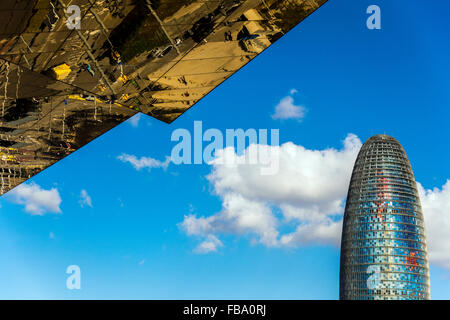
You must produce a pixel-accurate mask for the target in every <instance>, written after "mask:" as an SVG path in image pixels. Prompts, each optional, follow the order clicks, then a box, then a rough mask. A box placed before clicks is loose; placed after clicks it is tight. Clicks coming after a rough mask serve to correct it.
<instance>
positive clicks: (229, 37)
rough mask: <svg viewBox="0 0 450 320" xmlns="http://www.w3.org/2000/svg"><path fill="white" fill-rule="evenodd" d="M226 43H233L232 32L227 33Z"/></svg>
mask: <svg viewBox="0 0 450 320" xmlns="http://www.w3.org/2000/svg"><path fill="white" fill-rule="evenodd" d="M225 41H233V36H232V35H231V31H225Z"/></svg>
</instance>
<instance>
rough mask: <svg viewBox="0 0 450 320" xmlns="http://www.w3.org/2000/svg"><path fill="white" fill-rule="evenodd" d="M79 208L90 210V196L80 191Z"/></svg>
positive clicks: (84, 191)
mask: <svg viewBox="0 0 450 320" xmlns="http://www.w3.org/2000/svg"><path fill="white" fill-rule="evenodd" d="M79 203H80V206H81V207H82V208H84V206H88V207H91V208H92V199H91V196H90V195H89V194H88V193H87V191H86V190H84V189H83V190H81V192H80V201H79Z"/></svg>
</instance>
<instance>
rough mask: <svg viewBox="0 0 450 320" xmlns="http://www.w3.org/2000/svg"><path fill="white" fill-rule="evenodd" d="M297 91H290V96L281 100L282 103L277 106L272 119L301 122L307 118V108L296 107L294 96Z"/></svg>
mask: <svg viewBox="0 0 450 320" xmlns="http://www.w3.org/2000/svg"><path fill="white" fill-rule="evenodd" d="M297 92H298V91H297V90H296V89H292V90H291V91H290V95H289V96H287V97H284V98H283V99H281V101H280V102H279V103H278V104H277V105H276V106H275V113H274V114H273V115H272V119H280V120H285V119H297V120H299V121H301V120H302V119H303V118H304V117H305V113H306V108H305V107H304V106H300V105H295V104H294V98H293V97H292V95H294V94H295V93H297Z"/></svg>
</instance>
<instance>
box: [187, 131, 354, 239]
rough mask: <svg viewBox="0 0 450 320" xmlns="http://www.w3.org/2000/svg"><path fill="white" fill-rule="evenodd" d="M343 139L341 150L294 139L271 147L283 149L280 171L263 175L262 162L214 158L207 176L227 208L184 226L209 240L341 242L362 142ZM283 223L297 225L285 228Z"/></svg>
mask: <svg viewBox="0 0 450 320" xmlns="http://www.w3.org/2000/svg"><path fill="white" fill-rule="evenodd" d="M343 144H344V145H343V148H341V149H340V150H336V149H332V148H329V149H325V150H310V149H306V148H304V147H302V146H297V145H295V144H293V143H291V142H288V143H285V144H283V145H282V146H279V147H278V146H270V148H279V150H278V152H277V153H276V154H278V156H279V172H278V173H277V174H275V175H261V174H260V167H261V165H258V164H257V165H232V166H230V165H221V164H220V163H221V162H220V161H213V162H212V163H211V164H212V172H211V174H210V175H209V176H208V177H207V178H208V180H209V181H210V183H211V184H212V186H213V188H214V192H215V193H216V194H217V195H218V196H219V197H220V198H221V199H222V210H221V211H220V212H218V213H216V214H214V215H211V216H208V217H203V216H202V217H197V216H196V215H194V214H189V215H187V216H185V218H184V221H183V222H182V223H181V224H180V227H181V229H182V230H184V231H185V232H186V234H187V235H190V236H200V237H205V238H206V239H208V237H210V236H211V235H214V236H217V235H219V234H235V235H247V236H250V237H251V240H252V242H253V243H262V244H264V245H266V246H298V245H305V244H311V243H315V244H332V245H339V240H340V234H341V227H342V213H343V210H344V207H343V205H344V201H345V197H346V193H347V189H348V184H349V182H350V177H351V172H352V168H353V164H354V161H355V159H356V156H357V154H358V151H359V149H360V147H361V141H360V140H359V139H358V137H356V136H355V135H353V134H349V135H348V136H347V138H346V139H345V140H344V143H343ZM246 152H248V149H247V150H246ZM223 154H225V152H224V153H219V157H220V156H222V155H223ZM235 156H236V157H239V156H237V155H235ZM241 157H245V153H244V154H243V155H242V156H241ZM222 163H227V162H225V161H223V162H222ZM282 227H292V228H294V229H295V230H294V231H292V232H288V233H286V232H285V233H282V232H281V231H280V229H281V228H282ZM206 241H207V240H206Z"/></svg>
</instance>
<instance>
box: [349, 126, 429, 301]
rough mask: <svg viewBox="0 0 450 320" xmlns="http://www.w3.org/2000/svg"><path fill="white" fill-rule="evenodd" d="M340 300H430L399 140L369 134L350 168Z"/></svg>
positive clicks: (413, 194)
mask: <svg viewBox="0 0 450 320" xmlns="http://www.w3.org/2000/svg"><path fill="white" fill-rule="evenodd" d="M340 299H344V300H410V299H412V300H425V299H430V276H429V268H428V254H427V245H426V240H425V229H424V220H423V215H422V209H421V205H420V199H419V195H418V192H417V186H416V181H415V179H414V174H413V171H412V169H411V165H410V163H409V160H408V157H407V156H406V153H405V150H404V149H403V147H402V146H401V145H400V143H399V142H398V141H397V140H396V139H394V138H392V137H390V136H387V135H376V136H373V137H371V138H370V139H369V140H367V141H366V143H364V145H363V146H362V148H361V150H360V152H359V154H358V157H357V159H356V162H355V166H354V168H353V173H352V177H351V181H350V187H349V190H348V196H347V203H346V207H345V214H344V226H343V233H342V243H341V267H340Z"/></svg>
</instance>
